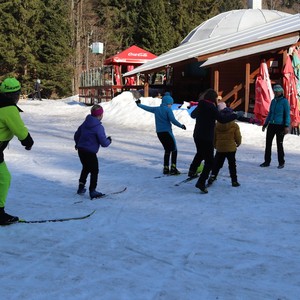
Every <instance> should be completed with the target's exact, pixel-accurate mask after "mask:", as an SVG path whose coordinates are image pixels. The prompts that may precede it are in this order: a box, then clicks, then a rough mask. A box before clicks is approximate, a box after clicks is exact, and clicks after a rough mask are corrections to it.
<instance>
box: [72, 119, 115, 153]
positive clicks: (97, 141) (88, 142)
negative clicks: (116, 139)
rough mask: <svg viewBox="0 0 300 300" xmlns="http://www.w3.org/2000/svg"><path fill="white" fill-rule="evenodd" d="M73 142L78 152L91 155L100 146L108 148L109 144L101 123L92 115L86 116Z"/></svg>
mask: <svg viewBox="0 0 300 300" xmlns="http://www.w3.org/2000/svg"><path fill="white" fill-rule="evenodd" d="M74 140H75V144H76V147H77V148H78V149H79V150H83V151H87V152H91V153H97V152H98V151H99V148H100V146H102V147H108V146H109V145H110V143H111V142H110V139H108V138H107V137H106V134H105V130H104V127H103V125H102V123H101V121H99V120H98V119H97V118H96V117H93V116H92V115H87V117H86V118H85V121H84V122H83V123H82V124H81V125H80V126H79V127H78V129H77V131H76V132H75V134H74Z"/></svg>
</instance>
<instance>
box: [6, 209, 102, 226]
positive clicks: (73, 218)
mask: <svg viewBox="0 0 300 300" xmlns="http://www.w3.org/2000/svg"><path fill="white" fill-rule="evenodd" d="M95 211H96V210H93V211H92V212H91V213H89V214H87V215H84V216H80V217H69V218H57V219H46V220H31V221H29V220H24V219H20V220H19V221H17V222H15V223H27V224H31V223H48V222H66V221H73V220H84V219H87V218H89V217H90V216H91V215H92V214H94V212H95ZM15 223H11V224H15Z"/></svg>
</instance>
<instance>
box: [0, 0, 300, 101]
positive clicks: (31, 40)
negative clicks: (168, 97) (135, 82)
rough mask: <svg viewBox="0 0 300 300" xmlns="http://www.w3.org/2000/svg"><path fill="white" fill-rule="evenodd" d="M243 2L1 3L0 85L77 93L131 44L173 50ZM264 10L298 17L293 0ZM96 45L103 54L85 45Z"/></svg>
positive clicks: (54, 94) (50, 94)
mask: <svg viewBox="0 0 300 300" xmlns="http://www.w3.org/2000/svg"><path fill="white" fill-rule="evenodd" d="M247 7H248V6H247V0H244V1H240V0H218V1H215V0H196V1H195V0H64V1H61V0H13V1H12V0H9V1H5V0H0V11H1V18H0V80H2V79H3V78H4V77H6V76H8V75H13V76H16V77H17V78H18V79H19V80H20V81H21V83H22V92H23V94H24V95H25V96H26V95H28V94H30V93H31V92H32V90H33V85H34V82H35V80H36V79H37V78H39V79H41V80H42V88H43V91H42V96H43V97H45V98H52V99H56V98H61V97H66V96H70V95H75V94H78V87H79V77H80V73H81V72H82V71H83V70H86V69H89V68H95V67H101V66H102V63H103V60H104V59H105V58H107V57H110V56H112V55H114V54H116V53H117V52H119V51H123V50H125V49H126V48H128V47H130V46H132V45H136V46H139V47H141V48H143V49H145V50H148V51H150V52H152V53H154V54H156V55H160V54H162V53H164V52H167V51H168V50H170V49H172V48H174V47H177V46H178V45H179V44H180V42H181V41H182V40H183V39H184V37H185V36H186V35H187V34H188V33H189V32H190V31H191V30H192V29H193V28H195V27H196V26H198V25H199V24H201V23H202V22H204V21H205V20H207V19H210V18H212V17H213V16H215V15H217V14H219V13H222V12H225V11H229V10H233V9H242V8H247ZM262 8H263V9H275V10H279V11H284V12H288V13H292V14H295V13H299V12H300V1H299V0H294V1H293V0H289V1H288V0H267V1H262ZM93 42H101V43H103V45H104V52H103V54H92V53H91V50H90V45H91V44H92V43H93Z"/></svg>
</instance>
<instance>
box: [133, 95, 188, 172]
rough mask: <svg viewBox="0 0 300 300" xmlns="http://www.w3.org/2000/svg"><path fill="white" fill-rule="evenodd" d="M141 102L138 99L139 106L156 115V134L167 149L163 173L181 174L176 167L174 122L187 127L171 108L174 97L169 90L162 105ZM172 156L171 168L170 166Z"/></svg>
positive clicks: (176, 124)
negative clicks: (149, 104) (180, 121)
mask: <svg viewBox="0 0 300 300" xmlns="http://www.w3.org/2000/svg"><path fill="white" fill-rule="evenodd" d="M140 102H141V101H140V100H137V101H136V104H137V106H138V107H140V108H142V109H144V110H146V111H148V112H151V113H153V114H154V116H155V127H156V134H157V137H158V139H159V141H160V142H161V144H162V145H163V147H164V150H165V154H164V167H163V174H170V175H179V174H180V172H179V171H178V170H177V168H176V162H177V147H176V140H175V137H174V135H173V131H172V124H174V125H175V126H177V127H179V128H182V129H184V130H186V127H185V125H184V124H181V123H179V122H178V121H177V120H176V119H175V116H174V114H173V111H172V109H171V106H172V104H173V103H174V100H173V98H172V97H171V95H170V93H169V92H166V93H165V94H164V96H163V97H162V102H161V105H160V106H147V105H143V104H141V103H140ZM170 157H171V168H170V167H169V162H170Z"/></svg>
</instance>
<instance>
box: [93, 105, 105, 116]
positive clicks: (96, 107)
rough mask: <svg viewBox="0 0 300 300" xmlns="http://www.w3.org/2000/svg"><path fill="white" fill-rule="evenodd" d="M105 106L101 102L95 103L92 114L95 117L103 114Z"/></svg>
mask: <svg viewBox="0 0 300 300" xmlns="http://www.w3.org/2000/svg"><path fill="white" fill-rule="evenodd" d="M103 112H104V111H103V108H102V106H101V105H99V104H95V105H93V107H92V108H91V115H92V116H93V117H98V116H101V115H102V114H103Z"/></svg>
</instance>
